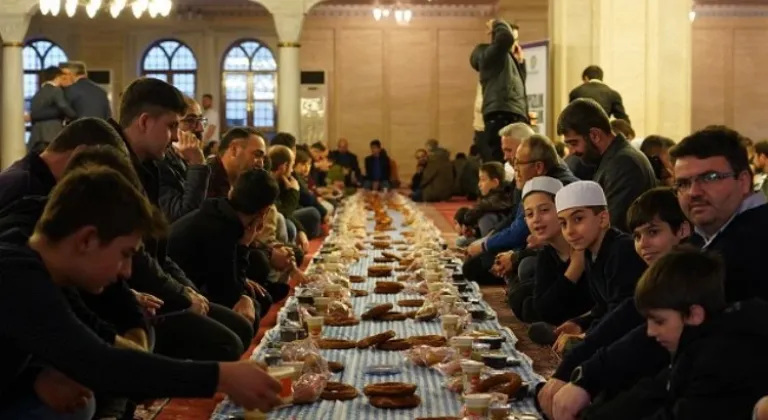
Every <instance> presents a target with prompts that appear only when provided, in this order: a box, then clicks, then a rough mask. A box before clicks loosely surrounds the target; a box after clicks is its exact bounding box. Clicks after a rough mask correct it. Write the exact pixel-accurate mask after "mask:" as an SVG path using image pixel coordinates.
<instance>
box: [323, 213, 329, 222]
mask: <svg viewBox="0 0 768 420" xmlns="http://www.w3.org/2000/svg"><path fill="white" fill-rule="evenodd" d="M329 223H331V213H326V214H325V217H323V224H324V225H327V224H329Z"/></svg>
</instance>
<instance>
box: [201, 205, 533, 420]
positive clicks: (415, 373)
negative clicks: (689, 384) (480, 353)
mask: <svg viewBox="0 0 768 420" xmlns="http://www.w3.org/2000/svg"><path fill="white" fill-rule="evenodd" d="M390 213H391V214H390V215H391V216H392V218H393V222H394V223H393V224H394V226H400V225H401V222H402V215H401V214H400V213H394V212H390ZM369 223H371V224H372V223H373V222H369ZM372 227H373V226H370V227H369V230H370V229H372ZM387 233H388V234H389V235H390V236H392V237H393V239H399V238H400V235H399V232H387ZM362 254H363V255H362V258H361V259H360V260H359V261H357V262H356V263H355V264H352V265H351V266H350V267H349V274H350V275H354V274H357V275H362V276H366V274H367V267H368V266H369V265H372V264H373V258H374V257H376V256H380V254H381V251H378V250H367V251H364V252H363V253H362ZM395 275H397V273H395ZM392 279H393V278H391V279H384V278H382V279H381V280H392ZM374 286H375V281H374V280H373V279H371V280H369V281H368V282H366V283H360V284H353V287H354V288H357V289H365V290H367V291H368V292H369V293H370V294H369V295H368V296H365V297H359V298H353V299H352V302H353V305H354V309H355V313H356V314H357V315H358V316H359V315H360V314H362V313H363V312H364V311H365V308H366V307H367V306H368V305H370V304H375V303H386V302H392V303H395V307H396V308H397V305H396V302H397V301H398V300H400V299H407V298H409V297H412V298H416V297H417V296H415V295H412V296H409V295H405V294H404V293H400V294H397V295H377V294H374V293H373V288H374ZM471 293H472V294H474V295H476V296H477V298H481V297H482V295H481V293H480V289H479V287H478V285H477V284H475V283H473V284H472V285H471ZM289 299H295V298H294V297H291V298H289ZM480 305H481V306H483V307H484V308H485V309H486V311H488V313H490V314H492V315H493V316H492V318H491V319H489V320H486V321H483V322H474V323H473V324H472V325H473V326H474V327H475V328H476V329H485V330H495V331H499V332H500V333H501V334H502V335H503V336H504V337H505V338H506V341H505V342H504V343H503V345H502V351H503V352H504V353H506V354H508V355H510V356H515V357H517V358H518V359H520V360H521V362H522V364H521V365H520V366H519V367H516V368H510V369H509V370H512V371H514V372H516V373H518V374H519V375H520V376H521V377H522V378H523V381H526V382H529V383H531V384H535V383H538V382H541V381H542V380H543V378H542V377H541V376H539V375H537V374H536V373H534V371H533V368H532V361H531V359H530V358H529V357H528V356H526V355H525V354H523V353H520V352H518V351H516V350H515V343H516V342H517V338H516V337H515V336H514V334H512V332H511V331H510V330H509V329H508V328H505V327H502V326H501V325H500V324H499V323H498V321H497V320H496V316H495V315H496V313H495V312H494V311H493V309H492V308H491V307H490V306H489V305H488V304H487V303H486V302H484V301H482V300H481V301H480ZM284 316H285V314H284V312H282V311H281V313H280V314H279V315H278V318H279V319H282V318H283V317H284ZM279 324H280V323H279V322H278V325H279ZM387 330H393V331H395V332H396V333H397V337H398V338H407V337H410V336H414V335H426V334H442V327H441V324H440V321H439V319H438V320H434V321H432V322H415V321H413V320H410V319H409V320H406V321H391V322H373V321H362V322H361V323H360V324H359V325H357V326H352V327H328V326H326V327H324V328H323V336H324V337H326V338H343V339H348V340H359V339H361V338H364V337H367V336H370V335H373V334H377V333H380V332H384V331H387ZM279 336H280V334H279V330H278V328H277V327H276V328H273V329H272V330H270V331H268V332H267V333H266V335H265V336H264V339H263V340H262V344H261V345H260V346H259V347H257V348H256V350H255V351H254V352H253V355H252V356H251V358H252V359H262V358H263V355H264V352H265V351H266V349H267V346H266V345H264V344H265V343H268V342H276V341H279ZM321 352H322V354H323V356H324V357H325V358H326V359H328V360H333V361H338V362H341V363H343V364H344V371H343V372H341V373H338V374H335V375H334V376H333V377H332V378H331V380H332V381H337V382H343V383H346V384H350V385H352V386H354V387H355V388H357V389H358V390H359V391H362V389H363V387H364V386H365V385H367V384H370V383H375V382H389V381H397V382H409V383H414V384H416V385H417V386H418V390H417V391H416V393H417V394H418V395H419V396H420V397H421V399H422V404H421V406H419V407H418V408H416V409H413V410H382V409H378V408H375V407H373V406H371V405H370V404H369V403H368V400H367V398H366V397H365V396H363V395H362V392H361V395H360V397H358V398H356V399H354V400H352V401H319V402H317V403H315V404H311V405H301V406H290V407H285V408H283V409H280V410H277V411H275V412H273V413H271V414H270V416H269V418H270V419H273V420H286V419H312V420H345V419H366V420H406V419H407V420H411V419H414V418H416V417H441V416H455V415H457V414H458V413H459V411H460V409H461V406H462V403H461V401H460V395H459V394H457V393H454V392H451V391H449V390H448V389H446V388H445V386H444V382H445V379H446V378H445V377H444V376H443V375H442V374H440V373H439V372H438V371H436V370H434V369H429V368H424V367H418V366H413V365H411V364H409V363H406V362H405V359H404V357H403V355H402V354H401V353H400V352H390V351H380V350H375V349H366V350H358V349H351V350H322V351H321ZM379 364H395V365H398V366H400V368H401V369H402V372H401V373H400V374H397V375H390V376H370V375H366V374H365V373H364V369H365V368H366V367H367V366H371V365H379ZM512 406H513V409H514V411H515V412H517V413H535V412H536V409H535V408H534V405H533V400H532V399H530V398H529V399H526V400H522V401H513V402H512ZM242 416H243V410H242V408H240V407H238V406H236V405H234V404H233V403H232V402H230V401H229V400H225V401H223V402H222V403H221V404H219V406H218V407H217V408H216V410H215V411H214V413H213V415H212V416H211V419H212V420H235V419H241V418H243V417H242Z"/></svg>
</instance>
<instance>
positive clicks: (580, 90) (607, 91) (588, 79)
mask: <svg viewBox="0 0 768 420" xmlns="http://www.w3.org/2000/svg"><path fill="white" fill-rule="evenodd" d="M581 80H583V81H584V84H582V85H581V86H577V87H575V88H574V89H573V90H572V91H571V93H570V95H568V97H569V100H568V101H569V102H573V101H575V100H576V99H579V98H591V99H594V100H595V101H597V103H599V104H600V106H601V107H603V110H605V113H606V114H608V116H612V117H613V118H616V119H619V120H624V121H626V122H630V121H629V116H628V115H627V112H626V111H625V110H624V101H622V99H621V95H620V94H619V92H616V91H615V90H613V89H611V88H610V87H609V86H608V85H606V84H605V83H603V69H601V68H600V67H598V66H589V67H587V68H586V69H584V72H582V73H581ZM629 140H632V139H629Z"/></svg>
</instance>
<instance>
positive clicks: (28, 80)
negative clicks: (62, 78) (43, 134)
mask: <svg viewBox="0 0 768 420" xmlns="http://www.w3.org/2000/svg"><path fill="white" fill-rule="evenodd" d="M68 60H69V59H68V58H67V53H65V52H64V49H63V48H61V46H59V44H57V43H55V42H53V41H51V40H50V39H47V38H35V39H30V40H27V42H25V43H24V49H23V50H22V61H21V62H22V67H23V68H24V82H23V83H24V87H23V91H24V112H26V113H29V108H30V104H31V103H32V97H33V96H35V93H37V91H38V90H39V89H40V84H41V83H40V72H41V71H43V70H44V69H46V68H48V67H58V66H59V64H61V63H63V62H65V61H68ZM24 125H25V128H26V132H25V133H24V141H25V142H27V141H29V134H30V133H29V130H30V128H31V127H32V124H30V123H26V124H24Z"/></svg>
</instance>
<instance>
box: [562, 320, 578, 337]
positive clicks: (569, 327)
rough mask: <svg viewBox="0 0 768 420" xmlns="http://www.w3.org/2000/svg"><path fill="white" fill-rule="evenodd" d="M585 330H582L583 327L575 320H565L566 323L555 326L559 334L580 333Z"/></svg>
mask: <svg viewBox="0 0 768 420" xmlns="http://www.w3.org/2000/svg"><path fill="white" fill-rule="evenodd" d="M583 332H584V331H582V330H581V327H580V326H579V325H578V324H577V323H575V322H573V321H565V322H564V323H562V324H560V326H559V327H557V328H555V335H558V336H559V335H560V334H570V335H579V334H581V333H583Z"/></svg>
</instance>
